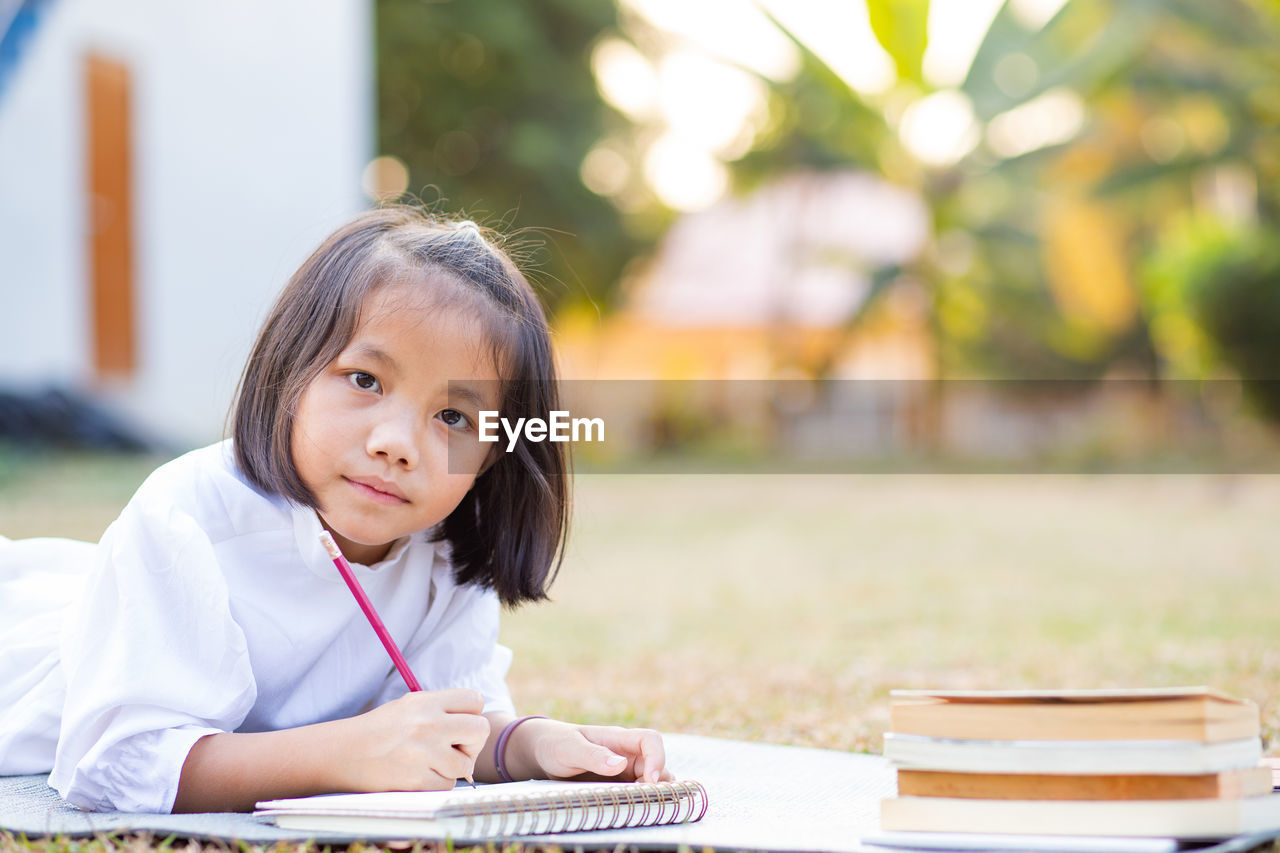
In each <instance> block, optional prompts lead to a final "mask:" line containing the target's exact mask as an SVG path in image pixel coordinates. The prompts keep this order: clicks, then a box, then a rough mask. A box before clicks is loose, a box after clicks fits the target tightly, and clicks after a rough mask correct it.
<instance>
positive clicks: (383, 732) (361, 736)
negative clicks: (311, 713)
mask: <svg viewBox="0 0 1280 853" xmlns="http://www.w3.org/2000/svg"><path fill="white" fill-rule="evenodd" d="M483 710H484V697H483V696H481V695H480V694H479V693H478V692H476V691H475V690H467V689H462V688H459V689H454V690H429V691H423V692H418V693H406V694H405V695H404V696H401V697H400V698H399V699H393V700H392V701H390V702H388V703H386V704H385V705H381V706H379V707H377V708H374V709H373V710H372V711H368V712H366V713H364V714H361V715H359V716H357V717H351V718H350V719H348V720H345V721H343V722H345V723H347V724H348V725H347V726H346V727H344V729H343V730H342V734H341V735H340V737H339V738H338V743H335V744H334V746H335V747H336V748H337V749H336V750H335V755H334V759H335V761H334V764H335V765H337V766H338V768H340V769H338V772H339V773H340V779H341V782H342V787H341V789H340V790H346V791H447V790H450V789H451V788H453V785H454V782H455V781H457V780H458V779H461V778H463V777H466V776H470V775H471V774H472V773H474V772H475V764H476V756H478V755H479V754H480V750H481V749H482V748H483V747H484V744H485V741H486V740H488V738H489V721H488V719H486V718H485V717H483V716H481V714H480V712H481V711H483Z"/></svg>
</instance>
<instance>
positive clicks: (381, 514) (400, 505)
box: [292, 285, 498, 564]
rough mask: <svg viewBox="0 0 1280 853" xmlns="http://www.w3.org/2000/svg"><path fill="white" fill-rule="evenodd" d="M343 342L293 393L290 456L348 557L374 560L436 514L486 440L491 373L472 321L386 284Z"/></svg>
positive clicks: (483, 453) (459, 490) (482, 453)
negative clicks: (298, 393)
mask: <svg viewBox="0 0 1280 853" xmlns="http://www.w3.org/2000/svg"><path fill="white" fill-rule="evenodd" d="M363 308H364V311H363V313H362V316H363V320H362V321H361V323H360V325H359V327H358V328H357V329H356V332H355V335H354V336H353V337H352V339H351V342H350V343H349V344H347V347H346V349H344V350H343V351H342V352H341V353H340V354H339V355H338V357H337V358H336V359H334V360H333V362H332V363H330V364H329V365H328V366H327V367H325V368H324V370H322V371H321V372H320V374H319V375H318V376H317V377H316V378H315V379H314V380H312V382H311V384H310V385H308V386H307V388H306V390H304V391H303V393H302V398H301V399H300V400H299V402H298V410H297V412H296V413H295V416H294V421H293V436H292V437H293V461H294V465H295V466H296V467H297V470H298V474H299V476H301V478H302V481H303V482H304V483H306V485H307V487H308V488H310V489H311V491H312V493H313V494H314V495H315V496H316V498H317V500H318V501H319V503H320V510H319V512H320V520H321V521H322V522H323V523H324V526H325V527H326V528H327V529H328V530H329V532H331V533H332V534H333V537H334V539H336V540H337V542H338V545H339V546H341V548H342V551H343V553H344V554H345V555H346V556H347V558H348V559H350V560H352V561H354V562H359V563H365V564H369V563H375V562H377V561H378V560H381V559H382V558H383V557H384V556H385V555H386V553H387V551H388V550H389V549H390V547H391V544H392V542H394V541H395V540H396V539H398V538H399V537H401V536H404V535H406V534H408V533H414V532H416V531H420V530H424V529H426V528H428V527H431V526H432V525H434V524H436V523H438V522H440V521H443V520H444V518H445V517H446V516H448V515H449V513H451V512H452V511H453V509H454V508H455V507H456V506H457V505H458V503H459V502H460V501H461V500H462V498H463V496H464V495H465V494H466V493H467V491H468V490H469V489H470V488H471V485H472V483H474V482H475V478H476V475H477V474H478V473H479V472H480V469H481V466H482V465H483V464H484V460H485V459H486V457H487V456H488V452H489V450H490V448H493V447H495V446H496V445H493V444H482V443H481V442H480V441H479V437H478V433H477V430H476V424H477V423H478V422H479V412H480V410H482V409H486V410H496V409H497V408H498V399H497V393H498V383H497V379H498V375H497V373H496V371H495V369H494V365H493V364H492V360H491V359H490V357H489V352H488V348H487V347H486V346H485V345H484V344H485V341H484V335H483V334H482V333H481V331H480V324H479V322H478V320H476V319H475V317H474V316H473V315H471V314H469V313H467V312H465V311H460V310H458V309H455V308H449V307H447V306H446V307H434V308H430V307H425V306H424V305H423V299H422V296H421V294H420V293H418V292H414V291H410V290H409V289H408V288H407V287H406V286H404V285H387V286H384V287H382V288H379V289H378V290H377V291H375V292H374V293H373V294H372V295H370V296H369V297H368V299H367V300H366V301H365V304H364V306H363Z"/></svg>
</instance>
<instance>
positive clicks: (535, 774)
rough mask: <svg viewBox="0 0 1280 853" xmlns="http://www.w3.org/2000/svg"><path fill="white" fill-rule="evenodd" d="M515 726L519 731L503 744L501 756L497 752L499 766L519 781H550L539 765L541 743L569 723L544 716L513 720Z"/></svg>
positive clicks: (496, 760) (514, 730)
mask: <svg viewBox="0 0 1280 853" xmlns="http://www.w3.org/2000/svg"><path fill="white" fill-rule="evenodd" d="M512 723H513V724H515V723H518V725H515V728H513V729H511V730H510V731H509V732H508V733H507V739H506V742H505V743H504V744H502V747H503V748H502V751H501V755H500V756H499V753H498V752H497V750H496V749H495V753H494V763H495V765H496V766H498V767H500V768H501V769H502V770H505V771H506V773H507V775H508V776H509V777H510V778H511V779H513V780H515V781H519V780H521V779H545V778H547V772H546V770H544V769H543V767H542V765H541V763H540V762H539V761H538V757H537V746H538V743H539V741H541V740H542V738H543V737H545V736H546V735H547V734H548V733H550V732H553V731H555V730H556V729H558V728H561V727H563V726H565V725H567V723H562V722H559V721H557V720H551V719H547V718H546V717H542V716H529V717H521V718H518V719H517V720H513V721H512ZM499 757H501V762H500V763H499V761H498V759H499ZM500 773H501V771H500Z"/></svg>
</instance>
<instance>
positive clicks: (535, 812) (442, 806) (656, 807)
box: [254, 781, 707, 839]
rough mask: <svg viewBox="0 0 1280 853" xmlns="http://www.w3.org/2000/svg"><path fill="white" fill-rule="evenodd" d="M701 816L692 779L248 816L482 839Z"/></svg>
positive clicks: (297, 803)
mask: <svg viewBox="0 0 1280 853" xmlns="http://www.w3.org/2000/svg"><path fill="white" fill-rule="evenodd" d="M706 812H707V791H706V789H705V788H703V786H702V785H700V784H699V783H697V782H612V783H607V782H606V783H587V782H548V781H532V782H510V783H504V784H497V785H481V786H478V787H475V788H457V789H454V790H452V791H391V792H386V793H376V794H327V795H324V796H318V797H299V798H295V799H287V800H267V801H265V802H261V803H258V804H257V811H255V812H254V814H255V815H257V816H259V817H265V818H267V819H269V820H271V821H272V822H273V823H275V824H276V825H277V826H279V827H282V828H284V829H294V830H302V831H306V832H342V833H349V834H367V835H379V836H397V837H439V838H443V837H449V838H456V839H466V838H476V839H485V838H502V837H509V836H517V835H544V834H547V833H560V832H579V831H584V830H596V829H618V828H622V827H632V826H659V825H664V824H674V823H689V822H692V821H696V820H700V819H701V818H702V816H703V815H705V814H706Z"/></svg>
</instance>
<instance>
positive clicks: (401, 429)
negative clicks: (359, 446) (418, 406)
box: [365, 416, 418, 471]
mask: <svg viewBox="0 0 1280 853" xmlns="http://www.w3.org/2000/svg"><path fill="white" fill-rule="evenodd" d="M414 434H415V430H414V425H413V419H412V418H411V417H409V416H400V417H393V418H385V419H383V420H380V421H379V422H378V423H377V424H375V425H374V427H373V429H371V430H370V431H369V438H368V440H367V441H366V444H365V449H366V450H367V451H368V453H369V455H370V456H376V457H378V458H380V459H385V460H387V461H388V462H390V463H392V464H393V465H396V466H398V467H402V468H406V469H408V470H410V471H412V470H413V469H414V468H416V467H418V445H417V443H416V442H415V441H414Z"/></svg>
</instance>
